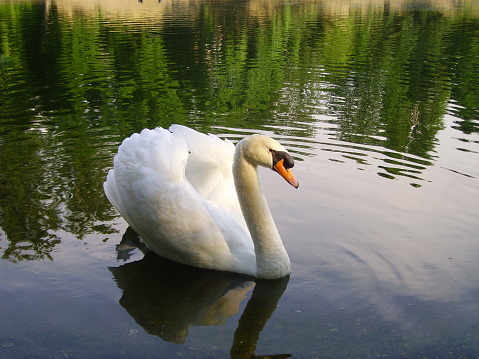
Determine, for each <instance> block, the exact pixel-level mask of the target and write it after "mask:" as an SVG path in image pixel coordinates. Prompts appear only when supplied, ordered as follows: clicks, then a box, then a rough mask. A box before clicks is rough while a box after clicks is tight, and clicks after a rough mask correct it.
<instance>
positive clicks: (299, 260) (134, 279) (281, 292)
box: [0, 0, 479, 358]
mask: <svg viewBox="0 0 479 359" xmlns="http://www.w3.org/2000/svg"><path fill="white" fill-rule="evenodd" d="M478 68H479V9H478V7H477V4H476V3H475V2H474V1H470V2H469V1H464V2H460V3H458V2H454V1H429V2H426V1H357V2H350V1H347V2H346V1H345V2H342V1H339V2H338V1H331V2H329V1H321V2H316V1H301V2H281V1H271V2H262V1H254V0H251V1H242V2H241V1H240V2H231V1H186V0H165V1H162V2H159V3H158V2H155V1H148V0H144V1H143V2H138V1H128V0H122V1H116V2H96V1H82V2H76V1H61V2H55V1H7V2H1V3H0V104H1V106H0V253H1V259H0V273H1V275H0V298H1V303H2V310H1V311H0V322H1V323H2V326H1V327H0V355H4V356H8V357H22V358H23V357H39V358H64V357H91V358H96V357H98V358H105V357H112V358H123V357H124V358H132V357H141V358H145V357H165V358H168V357H170V358H171V357H178V356H179V357H185V358H225V357H232V358H248V357H251V356H252V355H253V353H256V355H276V354H278V355H280V354H284V355H283V356H280V357H287V355H292V357H293V358H348V357H351V358H373V357H383V358H418V357H422V358H477V357H478V356H479V336H478V333H479V280H478V277H477V272H478V271H479V241H478V238H479V236H478V235H479V221H478V215H479V182H478V178H479V166H478V164H479V134H478V133H479V120H478V118H479V100H478V99H479V72H478V71H477V69H478ZM172 123H180V124H185V125H188V126H190V127H192V128H195V129H197V130H200V131H203V132H211V133H214V134H217V135H219V136H220V137H223V138H228V139H230V140H232V141H234V142H236V141H237V140H239V139H241V138H243V137H244V136H246V135H249V134H251V133H262V134H267V135H270V136H272V137H274V138H276V139H278V140H279V141H280V142H281V143H283V144H284V145H285V146H286V148H287V149H288V150H289V151H290V152H291V153H292V154H293V156H294V157H295V159H296V165H295V168H294V172H295V175H296V177H297V178H298V180H299V182H300V187H299V189H298V190H294V189H293V188H292V187H290V186H288V185H287V184H286V183H285V182H284V181H282V180H280V179H279V178H277V176H276V175H275V174H274V173H272V172H271V171H267V170H264V171H261V179H262V182H263V184H264V190H265V192H266V195H267V197H268V201H269V204H270V207H271V210H272V213H273V216H274V217H275V220H276V223H277V226H278V228H279V231H280V233H281V235H282V238H283V240H284V243H285V247H286V249H287V250H288V253H289V254H290V258H291V262H292V265H293V273H292V274H291V276H290V277H288V278H285V279H284V280H280V281H272V282H262V281H259V282H257V281H255V280H254V279H253V278H249V277H243V276H238V275H234V274H228V273H216V272H211V271H203V270H196V269H192V268H188V267H184V266H181V265H177V264H175V263H172V262H169V261H166V260H163V259H161V258H159V257H156V256H154V255H152V254H151V253H148V252H147V250H145V248H143V247H141V246H140V248H136V247H135V246H137V245H138V242H137V238H136V236H135V235H134V234H133V233H131V232H130V231H128V230H127V224H126V223H125V221H124V220H123V219H122V218H121V217H119V216H118V214H117V213H116V212H115V211H114V209H113V208H112V206H111V205H110V204H109V203H108V201H107V199H106V198H105V196H104V194H103V190H102V183H103V181H104V178H105V175H106V172H107V171H108V169H110V168H111V166H112V160H113V156H114V154H115V152H116V150H117V147H118V145H119V144H120V143H121V141H122V140H123V139H124V138H125V137H127V136H130V135H131V134H132V133H134V132H136V131H140V130H141V129H142V128H145V127H148V128H154V127H156V126H169V125H170V124H172ZM120 243H121V246H118V245H120ZM117 249H122V250H121V251H119V252H117ZM145 253H146V254H145Z"/></svg>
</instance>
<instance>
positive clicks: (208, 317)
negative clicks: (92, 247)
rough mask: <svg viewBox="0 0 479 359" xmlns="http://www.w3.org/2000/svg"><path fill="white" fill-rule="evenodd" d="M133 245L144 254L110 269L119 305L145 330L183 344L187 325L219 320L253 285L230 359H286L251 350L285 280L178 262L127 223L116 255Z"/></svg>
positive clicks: (235, 307)
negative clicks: (154, 248)
mask: <svg viewBox="0 0 479 359" xmlns="http://www.w3.org/2000/svg"><path fill="white" fill-rule="evenodd" d="M135 247H137V248H139V249H141V250H142V251H144V252H145V256H144V258H143V259H141V260H139V261H137V262H130V263H126V264H124V265H121V266H119V267H111V268H109V269H110V271H111V273H112V274H113V277H114V279H115V281H116V283H117V285H118V287H119V288H120V289H121V290H122V291H123V295H122V297H121V299H120V305H121V306H122V307H123V308H125V310H126V311H127V312H128V314H129V315H130V316H131V317H132V318H133V319H134V320H135V321H136V323H137V324H139V325H140V326H142V327H143V328H144V329H145V331H146V332H147V333H149V334H152V335H156V336H158V337H160V338H161V339H163V340H165V341H167V342H172V343H176V344H184V343H185V342H186V339H187V337H188V333H189V328H190V326H211V325H222V324H224V323H225V322H226V321H227V320H228V319H229V318H231V317H232V316H234V315H235V314H237V313H238V311H239V310H240V304H241V302H242V301H243V300H244V299H245V298H246V297H247V296H248V293H249V292H250V291H251V290H252V289H253V288H254V289H253V292H252V294H251V297H250V299H249V301H248V303H247V304H246V307H245V309H244V311H243V313H242V315H241V318H240V319H239V322H238V327H237V329H236V331H235V334H234V338H233V343H232V346H231V351H230V354H231V358H233V359H246V358H289V357H291V355H290V354H275V355H267V356H257V355H255V349H256V344H257V341H258V338H259V335H260V333H261V331H262V330H263V328H264V326H265V325H266V323H267V321H268V319H269V318H270V317H271V315H272V314H273V312H274V311H275V309H276V307H277V304H278V302H279V300H280V298H281V296H282V295H283V293H284V291H285V289H286V287H287V285H288V281H289V276H287V277H285V278H282V279H278V280H268V281H265V280H257V279H256V278H252V277H248V276H244V275H238V274H234V273H227V272H218V271H211V270H205V269H199V268H194V267H190V266H186V265H182V264H179V263H176V262H173V261H170V260H167V259H164V258H161V257H159V256H157V255H155V254H154V253H152V252H149V251H148V250H147V249H146V248H145V247H144V245H142V244H141V243H140V242H139V237H138V236H137V235H136V233H135V232H134V231H133V230H131V229H130V228H128V229H127V230H126V232H125V234H124V235H123V238H122V241H121V243H120V244H119V245H118V247H117V251H118V258H119V259H125V258H128V252H129V251H131V250H132V249H134V248H135Z"/></svg>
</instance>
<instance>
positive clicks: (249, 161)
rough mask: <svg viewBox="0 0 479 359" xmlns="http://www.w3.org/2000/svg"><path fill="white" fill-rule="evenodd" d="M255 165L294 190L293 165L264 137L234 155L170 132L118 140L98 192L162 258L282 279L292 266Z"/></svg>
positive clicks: (209, 141) (192, 134)
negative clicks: (101, 191)
mask: <svg viewBox="0 0 479 359" xmlns="http://www.w3.org/2000/svg"><path fill="white" fill-rule="evenodd" d="M258 165H260V166H264V167H269V168H271V169H275V170H276V171H277V172H278V173H280V174H281V175H282V176H283V177H284V178H285V179H287V181H288V182H289V183H290V184H292V185H293V186H295V187H298V184H297V182H296V179H295V178H294V176H293V175H292V174H291V172H290V171H289V168H291V167H292V166H293V160H292V158H291V157H290V156H289V155H288V154H287V152H286V150H285V149H284V148H283V147H282V146H281V145H280V144H279V143H278V142H276V141H275V140H273V139H271V138H269V137H266V136H261V135H253V136H251V137H249V138H246V139H243V140H242V141H240V142H239V143H238V144H237V145H236V150H235V146H234V145H233V144H232V143H231V142H229V141H227V140H225V141H223V140H220V139H219V138H218V137H216V136H213V135H205V134H201V133H199V132H196V131H194V130H192V129H189V128H187V127H184V126H178V125H173V126H171V127H170V129H169V130H166V129H163V128H156V129H154V130H143V131H142V132H141V133H140V134H134V135H132V136H131V137H130V138H127V139H126V140H124V141H123V143H122V145H121V146H120V148H119V150H118V154H117V155H116V156H115V160H114V168H113V169H112V170H110V172H109V173H108V176H107V180H106V182H105V183H104V189H105V193H106V195H107V197H108V199H109V200H110V202H111V203H112V204H113V205H114V206H115V207H116V208H117V209H118V211H119V212H120V214H121V215H122V216H123V217H124V218H125V220H126V221H127V222H128V224H129V225H130V226H131V227H132V228H133V229H134V230H135V231H136V232H137V233H138V234H139V235H140V236H141V237H142V238H143V240H144V241H145V242H146V244H147V246H148V247H149V248H150V249H151V250H152V251H154V252H156V253H157V254H159V255H160V256H162V257H165V258H168V259H171V260H174V261H177V262H180V263H183V264H187V265H192V266H196V267H201V268H209V269H215V270H223V271H230V272H236V273H243V274H248V275H252V276H255V277H258V278H280V277H283V276H285V275H287V274H289V273H290V271H291V265H290V261H289V257H288V255H287V253H286V250H285V248H284V246H283V243H282V241H281V238H280V236H279V234H278V230H277V229H276V226H275V224H274V221H273V218H272V216H271V213H270V210H269V208H268V205H267V203H266V199H265V197H264V195H263V193H262V190H261V185H260V183H259V179H258V174H257V166H258ZM250 233H251V234H250Z"/></svg>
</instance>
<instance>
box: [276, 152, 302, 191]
mask: <svg viewBox="0 0 479 359" xmlns="http://www.w3.org/2000/svg"><path fill="white" fill-rule="evenodd" d="M273 168H274V169H275V170H276V172H278V173H279V174H280V175H281V177H283V178H284V179H285V180H286V181H287V182H288V183H289V184H290V185H291V186H293V187H294V188H298V187H299V183H298V181H297V180H296V178H295V177H294V175H293V173H292V172H291V171H290V170H289V169H286V168H284V159H281V160H279V161H278V163H276V164H275V165H274V167H273Z"/></svg>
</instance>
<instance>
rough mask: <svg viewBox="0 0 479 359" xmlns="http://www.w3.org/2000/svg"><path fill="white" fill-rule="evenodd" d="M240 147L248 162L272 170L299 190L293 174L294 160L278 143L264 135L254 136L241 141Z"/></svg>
mask: <svg viewBox="0 0 479 359" xmlns="http://www.w3.org/2000/svg"><path fill="white" fill-rule="evenodd" d="M239 145H240V147H241V149H242V153H243V156H244V159H245V160H246V161H248V162H250V163H251V164H253V165H257V166H263V167H267V168H271V169H272V170H273V171H276V172H277V173H278V174H280V175H281V177H283V178H284V179H285V180H286V181H287V182H288V183H289V184H290V185H292V186H293V187H295V188H298V186H299V183H298V181H297V180H296V178H295V177H294V175H293V173H292V172H291V168H292V167H293V166H294V160H293V158H292V157H291V156H290V154H289V153H288V151H286V149H285V148H284V147H283V146H282V145H281V144H280V143H279V142H278V141H276V140H274V139H272V138H270V137H268V136H264V135H253V136H251V137H248V138H245V139H243V140H241V141H240V143H239Z"/></svg>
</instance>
